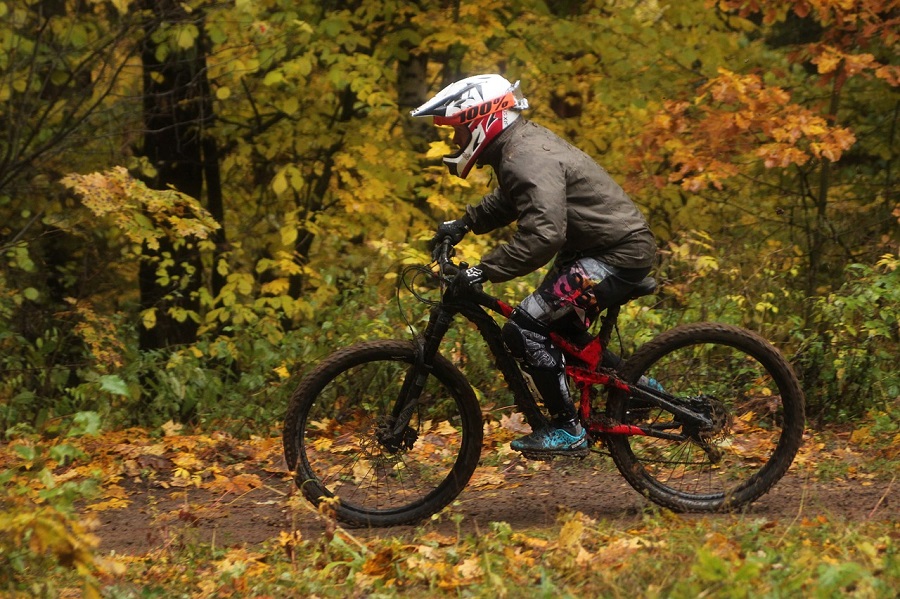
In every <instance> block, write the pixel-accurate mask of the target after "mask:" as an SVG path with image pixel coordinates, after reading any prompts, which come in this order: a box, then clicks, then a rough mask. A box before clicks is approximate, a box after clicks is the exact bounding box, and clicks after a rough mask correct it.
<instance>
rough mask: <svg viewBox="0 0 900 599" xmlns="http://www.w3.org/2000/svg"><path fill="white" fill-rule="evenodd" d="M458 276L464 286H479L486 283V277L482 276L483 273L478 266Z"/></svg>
mask: <svg viewBox="0 0 900 599" xmlns="http://www.w3.org/2000/svg"><path fill="white" fill-rule="evenodd" d="M459 276H460V277H461V278H462V280H463V282H465V284H466V285H469V286H472V285H479V284H481V283H484V282H485V281H487V277H486V276H485V275H484V271H483V270H481V267H480V266H473V267H471V268H467V269H466V270H464V271H462V273H461V274H460V275H459Z"/></svg>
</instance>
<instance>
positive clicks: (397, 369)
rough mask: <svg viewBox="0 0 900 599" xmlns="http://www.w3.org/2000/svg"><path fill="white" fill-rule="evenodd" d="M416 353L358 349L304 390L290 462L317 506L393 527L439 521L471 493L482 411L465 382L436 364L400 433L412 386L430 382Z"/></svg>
mask: <svg viewBox="0 0 900 599" xmlns="http://www.w3.org/2000/svg"><path fill="white" fill-rule="evenodd" d="M417 358H418V350H417V347H416V345H414V344H413V343H409V342H406V341H400V340H380V341H371V342H365V343H359V344H356V345H353V346H351V347H348V348H346V349H343V350H340V351H338V352H335V353H334V354H332V355H331V356H329V357H327V358H326V359H325V360H323V361H322V362H321V363H320V364H319V365H318V366H317V367H316V368H315V369H314V370H313V371H312V372H310V373H309V374H308V375H307V376H306V377H305V378H304V379H303V381H302V382H301V383H300V385H299V386H298V388H297V389H296V391H295V392H294V394H293V396H292V397H291V402H290V406H289V408H288V412H287V416H286V418H285V423H284V431H283V439H282V440H283V443H284V455H285V459H286V461H287V464H288V467H289V468H290V469H291V470H294V472H295V481H296V483H297V486H298V488H300V490H301V491H302V492H303V494H304V495H305V496H306V497H307V498H308V499H309V500H311V501H312V502H313V503H314V504H319V503H321V502H322V501H323V500H326V499H335V503H334V506H335V512H336V515H337V517H338V518H339V519H340V520H342V521H344V522H347V523H349V524H354V525H362V526H394V525H398V524H406V523H411V522H416V521H418V520H421V519H422V518H425V517H427V516H430V515H431V514H434V513H436V512H438V511H440V510H441V509H442V508H443V507H444V506H446V505H447V504H449V503H450V502H451V501H452V500H453V499H454V498H455V497H456V496H457V495H458V494H459V493H460V491H462V489H463V488H464V487H465V485H466V483H467V482H468V481H469V478H470V477H471V476H472V473H473V472H474V471H475V467H476V466H477V465H478V459H479V457H480V454H481V443H482V422H481V411H480V408H479V405H478V402H477V400H476V398H475V394H474V392H473V391H472V388H471V386H470V385H469V383H468V382H467V381H466V379H465V377H464V376H463V375H462V373H461V372H460V371H459V370H458V369H457V368H456V367H454V366H453V365H452V364H451V363H450V362H449V361H447V360H446V359H445V358H443V357H442V356H440V355H438V356H436V359H435V364H434V367H433V369H432V371H431V372H430V373H428V376H427V379H426V382H425V388H424V390H423V392H422V394H421V396H420V398H419V401H418V403H417V405H416V407H415V410H414V411H413V413H412V416H411V417H410V418H409V421H408V423H406V424H405V425H404V427H403V430H402V432H401V434H399V435H397V434H394V435H386V433H385V431H387V430H389V429H391V428H392V427H393V428H396V427H394V425H393V422H394V419H395V417H394V414H396V413H397V411H398V410H397V408H396V404H397V402H398V397H399V396H400V389H401V387H402V386H403V382H404V380H405V379H406V377H407V376H420V373H422V374H425V372H424V371H422V370H420V369H421V366H417V364H418V359H417Z"/></svg>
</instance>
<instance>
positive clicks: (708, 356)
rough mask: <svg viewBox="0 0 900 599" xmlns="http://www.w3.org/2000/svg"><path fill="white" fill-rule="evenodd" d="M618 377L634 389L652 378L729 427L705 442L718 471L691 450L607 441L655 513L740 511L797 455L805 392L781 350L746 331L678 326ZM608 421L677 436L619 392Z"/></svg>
mask: <svg viewBox="0 0 900 599" xmlns="http://www.w3.org/2000/svg"><path fill="white" fill-rule="evenodd" d="M620 374H621V375H622V376H623V378H624V379H625V380H627V381H629V382H631V383H637V382H638V381H639V379H640V378H641V376H642V375H646V376H650V377H653V379H654V380H655V381H657V382H658V384H659V385H661V387H662V388H663V389H664V390H665V391H666V392H667V393H670V394H672V395H673V396H676V397H695V398H699V399H697V401H699V402H706V403H709V404H711V405H715V406H717V407H716V410H715V412H716V414H717V415H718V416H719V421H720V422H726V423H727V424H726V425H725V426H723V428H722V430H720V431H718V432H717V433H716V434H714V435H712V438H710V439H708V440H707V443H708V445H709V446H712V447H713V448H714V449H713V450H712V451H713V452H718V457H719V460H718V462H716V463H713V462H715V460H711V459H710V458H709V454H708V453H707V452H706V451H704V449H703V448H702V447H701V446H700V445H699V444H698V443H696V442H693V441H673V440H664V439H659V438H652V437H643V436H616V435H610V436H608V437H607V438H606V439H605V442H606V445H607V447H608V449H609V452H610V454H611V455H612V458H613V460H614V462H615V464H616V466H617V468H618V469H619V471H620V472H621V473H622V475H623V476H624V477H625V479H626V480H627V481H628V482H629V484H631V486H632V487H634V488H635V489H636V490H637V491H638V492H640V493H642V494H643V495H645V496H646V497H647V498H649V499H650V500H652V501H653V502H655V503H657V504H659V505H662V506H665V507H668V508H670V509H673V510H675V511H694V512H710V511H729V510H735V509H738V508H740V507H742V506H745V505H747V504H749V503H750V502H752V501H754V500H756V499H758V498H759V497H760V496H761V495H763V494H764V493H766V492H767V491H768V490H769V489H770V488H771V487H772V486H773V485H774V484H775V483H776V482H778V480H780V479H781V477H782V476H784V474H785V472H787V470H788V468H789V466H790V465H791V462H792V461H793V459H794V457H795V455H796V454H797V451H798V449H799V447H800V444H801V441H802V436H803V427H804V418H805V417H804V397H803V391H802V390H801V388H800V384H799V382H798V381H797V377H796V375H795V374H794V371H793V369H792V368H791V366H790V364H789V363H788V362H787V361H786V360H785V359H784V357H783V356H782V355H781V354H780V353H779V352H778V350H777V349H775V348H774V347H773V346H772V345H771V344H769V343H768V342H767V341H766V340H765V339H763V338H762V337H760V336H758V335H756V334H754V333H752V332H750V331H746V330H744V329H740V328H737V327H732V326H728V325H723V324H716V323H697V324H690V325H683V326H679V327H676V328H674V329H672V330H670V331H667V332H665V333H663V334H661V335H660V336H658V337H656V338H655V339H653V340H651V341H650V342H648V343H647V344H646V345H644V346H642V347H640V348H639V349H638V350H637V351H636V352H635V353H634V355H633V356H632V357H631V358H629V359H628V360H627V362H626V363H625V364H624V365H623V366H622V367H621V368H620ZM726 413H727V418H726V417H723V416H722V415H723V414H726ZM607 416H608V417H610V418H612V419H614V420H616V421H619V422H623V423H629V424H637V425H644V426H655V427H658V428H659V429H660V430H667V431H668V432H677V431H678V430H683V429H681V428H680V423H678V422H677V419H674V418H673V417H672V415H671V414H669V413H668V412H665V411H664V410H661V409H658V408H655V407H652V406H647V405H646V403H644V404H642V403H641V402H640V400H637V399H635V398H633V397H631V396H630V395H629V394H628V393H626V392H622V391H616V390H613V391H611V392H610V393H609V397H608V401H607ZM714 455H715V454H714Z"/></svg>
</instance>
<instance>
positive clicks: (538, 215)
mask: <svg viewBox="0 0 900 599" xmlns="http://www.w3.org/2000/svg"><path fill="white" fill-rule="evenodd" d="M501 168H502V169H503V172H502V175H501V176H500V180H501V181H502V182H503V185H502V190H501V189H498V190H495V191H494V192H493V193H492V194H490V195H489V196H486V197H485V200H484V201H482V203H481V204H480V205H479V207H482V206H484V205H485V202H486V201H488V200H489V199H490V198H492V199H493V200H492V201H497V203H498V204H502V205H503V206H504V207H505V208H504V210H503V211H500V210H495V211H494V212H493V214H495V215H496V214H501V213H502V214H503V215H504V218H506V217H509V216H510V214H512V218H511V219H510V220H516V221H517V228H516V232H515V234H514V235H513V238H512V240H510V242H509V243H507V244H502V245H500V246H498V247H496V248H495V249H493V250H491V251H490V252H489V253H488V254H486V255H485V256H484V257H483V258H482V261H481V268H482V270H484V272H485V275H486V276H487V279H488V280H489V281H491V282H494V283H497V282H501V281H508V280H510V279H514V278H516V277H520V276H522V275H526V274H528V273H530V272H533V271H535V270H537V269H538V268H540V267H542V266H544V265H545V264H547V263H548V262H549V261H550V260H551V259H552V258H553V256H555V255H556V253H557V252H558V251H559V249H560V248H561V247H562V246H563V244H564V243H565V240H566V178H565V172H564V168H563V166H562V165H561V164H559V162H556V161H552V160H549V161H548V160H547V157H546V156H542V155H541V153H540V152H518V153H516V154H515V155H514V156H511V157H509V158H508V159H507V160H506V161H505V162H504V164H503V165H502V167H501ZM498 197H499V198H500V199H502V198H504V197H505V198H506V199H507V201H506V202H500V201H499V199H498ZM479 207H477V208H476V211H477V209H478V208H479ZM488 212H489V213H491V212H490V211H488ZM476 216H479V215H476ZM499 220H500V219H499V218H498V219H497V222H499ZM473 222H474V224H475V226H473V231H475V232H476V233H477V232H480V229H481V227H480V225H479V223H478V221H477V220H474V221H473ZM507 222H510V221H507ZM503 224H506V223H503ZM498 226H499V225H498ZM487 230H490V229H487Z"/></svg>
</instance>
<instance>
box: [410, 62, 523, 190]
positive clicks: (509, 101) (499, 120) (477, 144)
mask: <svg viewBox="0 0 900 599" xmlns="http://www.w3.org/2000/svg"><path fill="white" fill-rule="evenodd" d="M526 108H528V100H526V99H525V96H523V95H522V92H521V91H520V90H519V82H518V81H516V83H515V84H510V82H509V81H507V80H506V79H504V78H503V77H501V76H500V75H476V76H474V77H467V78H466V79H462V80H461V81H457V82H456V83H451V84H450V85H448V86H447V87H445V88H444V89H442V90H441V91H440V92H438V93H437V95H435V96H434V97H433V98H431V99H430V100H428V101H427V102H425V103H424V104H422V105H421V106H419V107H418V108H416V109H415V110H413V111H412V112H410V114H411V115H412V116H414V117H426V116H430V117H434V124H435V125H449V126H452V127H454V128H465V131H466V132H467V135H463V136H462V141H461V142H460V148H459V151H458V152H456V153H454V154H448V155H446V156H444V159H443V160H444V164H445V165H447V169H448V170H449V171H450V173H451V174H453V175H456V176H457V177H460V178H462V179H465V178H466V176H467V175H468V174H469V171H470V170H471V169H472V167H473V166H474V165H475V163H476V161H477V160H478V157H479V156H480V155H481V153H482V152H483V151H484V149H485V148H486V147H487V146H488V145H489V144H490V142H491V141H492V140H493V139H494V138H495V137H497V136H498V135H499V134H500V133H501V132H502V131H503V130H504V129H506V128H507V127H509V126H510V125H511V124H512V123H513V122H515V120H516V119H518V118H519V112H521V111H522V110H525V109H526ZM466 138H467V140H466Z"/></svg>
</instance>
